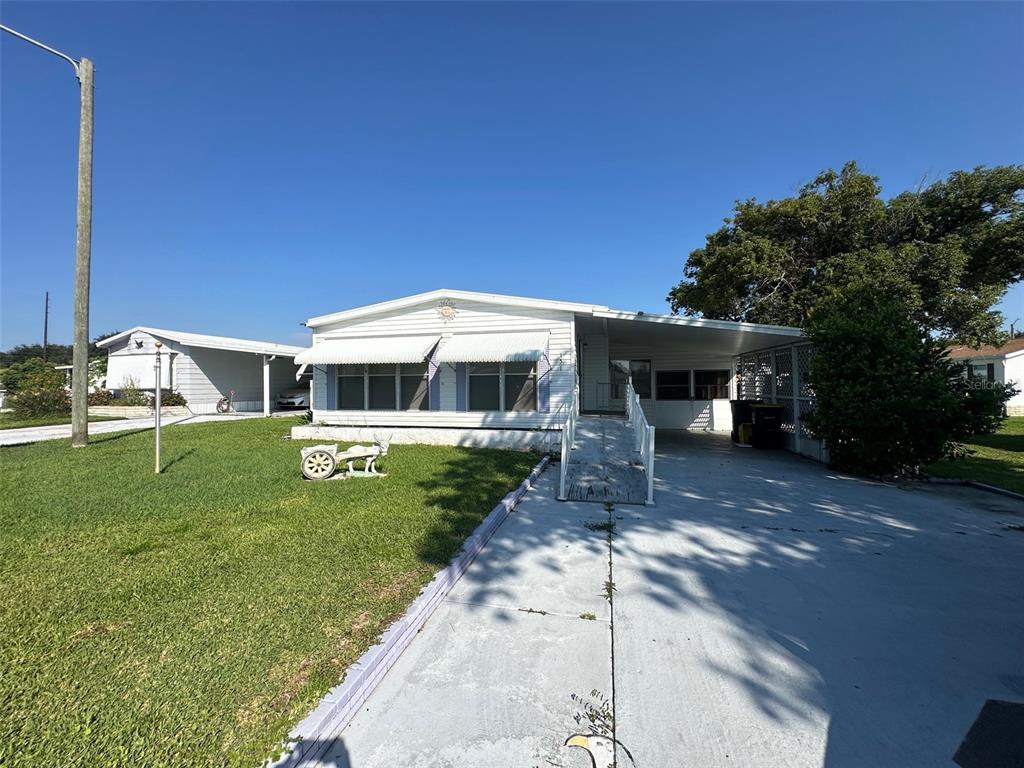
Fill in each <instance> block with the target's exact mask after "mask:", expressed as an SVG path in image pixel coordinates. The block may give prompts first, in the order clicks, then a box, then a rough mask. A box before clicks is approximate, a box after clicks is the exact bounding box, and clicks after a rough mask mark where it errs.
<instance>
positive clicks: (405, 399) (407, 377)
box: [399, 363, 430, 411]
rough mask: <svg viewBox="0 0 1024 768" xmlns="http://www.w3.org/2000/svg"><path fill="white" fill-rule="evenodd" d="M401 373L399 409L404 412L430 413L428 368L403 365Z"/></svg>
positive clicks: (400, 368) (400, 369)
mask: <svg viewBox="0 0 1024 768" xmlns="http://www.w3.org/2000/svg"><path fill="white" fill-rule="evenodd" d="M399 373H400V383H401V387H400V390H401V393H402V394H401V400H400V402H399V408H400V409H401V410H403V411H429V410H430V386H429V378H428V376H427V366H425V365H415V364H413V365H407V364H405V363H403V364H402V365H400V366H399Z"/></svg>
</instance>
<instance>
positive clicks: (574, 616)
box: [446, 598, 610, 622]
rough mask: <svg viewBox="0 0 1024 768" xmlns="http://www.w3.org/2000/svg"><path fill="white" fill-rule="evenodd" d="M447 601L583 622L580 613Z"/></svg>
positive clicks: (455, 600) (468, 601)
mask: <svg viewBox="0 0 1024 768" xmlns="http://www.w3.org/2000/svg"><path fill="white" fill-rule="evenodd" d="M446 601H447V602H449V603H457V604H458V605H475V606H477V607H479V608H495V609H497V610H500V611H517V612H520V613H529V614H533V615H535V616H554V617H555V618H559V619H575V620H576V621H580V620H581V618H580V614H578V613H562V612H560V611H548V610H543V611H539V610H537V609H535V608H528V607H525V606H519V605H501V604H499V603H487V602H481V601H478V600H458V599H456V598H446ZM586 621H604V622H608V621H610V620H609V619H604V618H601V617H600V616H595V617H594V618H593V619H590V618H588V619H586Z"/></svg>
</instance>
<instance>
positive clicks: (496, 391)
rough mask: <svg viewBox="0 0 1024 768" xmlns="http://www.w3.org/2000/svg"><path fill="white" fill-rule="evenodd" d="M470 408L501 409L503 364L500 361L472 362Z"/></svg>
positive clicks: (470, 367) (473, 409) (478, 409)
mask: <svg viewBox="0 0 1024 768" xmlns="http://www.w3.org/2000/svg"><path fill="white" fill-rule="evenodd" d="M468 373H469V382H468V384H469V410H471V411H500V410H501V365H500V364H499V363H470V364H469V368H468Z"/></svg>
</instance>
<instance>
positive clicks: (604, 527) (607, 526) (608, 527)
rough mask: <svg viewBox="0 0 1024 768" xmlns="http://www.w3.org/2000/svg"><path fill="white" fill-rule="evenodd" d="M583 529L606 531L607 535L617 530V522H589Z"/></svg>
mask: <svg viewBox="0 0 1024 768" xmlns="http://www.w3.org/2000/svg"><path fill="white" fill-rule="evenodd" d="M583 527H584V528H586V529H587V530H588V531H604V532H605V533H612V532H613V531H614V530H615V521H614V520H608V521H606V522H603V523H595V522H594V521H593V520H588V521H587V522H585V523H584V524H583Z"/></svg>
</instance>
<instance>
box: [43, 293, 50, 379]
mask: <svg viewBox="0 0 1024 768" xmlns="http://www.w3.org/2000/svg"><path fill="white" fill-rule="evenodd" d="M49 337H50V292H49V291H47V292H46V301H45V303H44V304H43V362H44V363H45V362H46V348H47V346H49Z"/></svg>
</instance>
